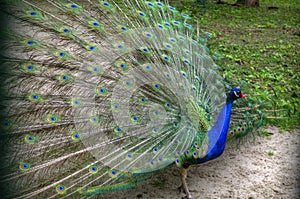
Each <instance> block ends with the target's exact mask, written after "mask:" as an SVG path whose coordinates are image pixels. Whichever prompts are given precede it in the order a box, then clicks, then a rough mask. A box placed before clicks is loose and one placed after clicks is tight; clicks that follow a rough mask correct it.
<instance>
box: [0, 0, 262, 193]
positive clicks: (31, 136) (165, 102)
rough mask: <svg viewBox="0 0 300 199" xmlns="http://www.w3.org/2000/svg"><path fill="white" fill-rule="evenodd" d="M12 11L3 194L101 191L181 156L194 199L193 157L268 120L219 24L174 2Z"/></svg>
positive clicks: (57, 4)
mask: <svg viewBox="0 0 300 199" xmlns="http://www.w3.org/2000/svg"><path fill="white" fill-rule="evenodd" d="M1 15H2V23H3V21H4V22H5V24H4V25H2V30H1V41H2V42H1V58H0V60H1V87H2V94H1V127H2V132H1V140H0V146H1V150H0V151H1V169H0V171H1V178H0V182H1V185H2V188H1V192H3V195H2V197H5V198H57V197H60V198H83V197H88V198H98V197H102V196H103V195H105V194H109V193H110V192H113V191H118V190H124V189H126V188H130V187H133V186H135V184H136V183H138V182H140V181H142V180H144V179H147V178H148V177H149V175H151V174H152V173H153V172H155V171H158V170H161V169H165V168H167V167H168V166H170V165H177V166H178V167H179V168H180V173H181V180H182V189H183V191H184V192H185V194H186V197H187V198H189V199H191V198H193V197H192V195H191V194H190V192H189V190H188V187H187V183H186V175H187V170H188V168H189V166H191V165H197V164H201V163H204V162H207V161H209V160H212V159H215V158H217V157H218V156H220V155H221V154H222V153H223V151H224V148H225V145H226V142H227V141H229V140H231V141H234V140H237V142H239V141H240V140H242V139H243V138H244V137H245V136H246V135H249V136H246V137H251V136H250V135H252V134H255V132H256V131H257V129H258V128H259V127H260V126H261V125H262V124H263V118H264V115H263V114H262V111H260V110H259V108H260V106H261V105H262V104H263V103H262V102H260V100H259V99H257V96H250V95H249V96H248V95H247V97H246V98H245V94H244V93H243V92H242V90H243V87H244V88H245V89H246V87H247V86H246V85H234V86H235V87H231V85H230V84H229V83H228V81H225V80H224V79H223V77H222V74H221V71H220V67H219V66H218V65H217V64H215V62H214V60H213V56H212V55H211V53H210V51H209V49H208V48H207V46H206V42H207V39H208V37H209V36H210V35H209V33H207V32H205V31H204V30H201V29H200V28H199V25H197V24H196V23H194V22H193V20H192V18H191V17H190V16H189V15H187V14H184V13H181V12H179V11H178V10H176V8H174V7H172V6H170V5H169V4H168V2H166V1H152V0H149V1H142V0H134V1H131V0H119V1H117V0H115V1H114V0H111V1H102V0H98V1H97V0H85V1H77V0H73V1H64V0H45V1H33V0H15V1H6V2H5V3H2V5H1ZM235 143H236V142H235ZM106 198H107V197H106Z"/></svg>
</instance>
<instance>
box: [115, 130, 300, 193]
mask: <svg viewBox="0 0 300 199" xmlns="http://www.w3.org/2000/svg"><path fill="white" fill-rule="evenodd" d="M268 131H270V132H272V133H274V134H273V135H272V136H270V137H268V138H259V139H258V140H257V141H256V142H255V143H252V144H246V146H245V145H243V146H241V147H240V149H238V150H237V149H235V150H232V149H230V148H227V149H226V151H225V152H224V154H223V156H221V157H220V158H218V159H217V160H214V161H211V162H208V163H206V164H203V165H201V166H195V167H192V168H191V169H190V171H189V174H188V184H189V188H190V190H191V193H192V195H193V196H194V197H195V199H200V198H201V199H217V198H221V199H223V198H236V199H244V198H245V199H259V198H284V199H286V198H292V199H294V198H300V152H299V149H300V131H299V130H297V131H295V132H293V133H289V132H286V133H278V129H277V128H269V129H268ZM270 151H271V152H273V153H274V155H273V156H270V155H268V152H270ZM179 185H180V177H179V173H178V169H177V168H176V167H175V166H174V167H171V168H169V169H168V170H163V171H160V172H157V173H155V174H154V175H153V177H152V178H151V179H149V180H147V181H145V182H142V183H139V184H138V186H137V187H136V188H133V189H127V190H124V191H121V192H117V193H116V194H114V196H112V197H113V198H118V199H134V198H142V199H144V198H145V199H150V198H151V199H162V198H165V199H177V198H178V199H180V198H182V197H183V196H184V194H183V193H179V192H178V190H177V187H179Z"/></svg>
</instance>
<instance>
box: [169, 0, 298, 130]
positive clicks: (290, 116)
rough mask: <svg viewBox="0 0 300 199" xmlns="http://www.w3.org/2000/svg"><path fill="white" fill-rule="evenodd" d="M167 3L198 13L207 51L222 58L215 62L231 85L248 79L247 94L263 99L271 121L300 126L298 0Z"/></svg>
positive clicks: (283, 127) (191, 12) (278, 124)
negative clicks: (253, 4)
mask: <svg viewBox="0 0 300 199" xmlns="http://www.w3.org/2000/svg"><path fill="white" fill-rule="evenodd" d="M224 1H225V0H224ZM234 2H235V1H233V0H232V1H226V3H234ZM170 3H171V4H172V3H174V4H175V5H176V4H177V6H179V10H181V11H182V12H184V13H187V14H190V15H192V16H193V17H195V18H197V19H198V20H199V22H200V23H201V24H202V26H201V28H202V29H203V30H204V31H207V32H210V33H211V34H212V36H213V38H212V39H210V40H209V42H208V47H209V49H210V50H211V51H212V53H218V54H220V55H221V57H223V59H222V61H221V63H220V62H217V63H218V64H219V65H220V66H221V67H222V72H223V75H224V77H225V78H226V79H230V80H231V82H232V80H233V82H236V84H239V83H238V82H247V83H248V85H250V87H251V89H247V90H246V93H247V94H248V95H258V96H259V97H260V98H261V99H262V100H263V101H264V102H265V103H266V106H267V108H266V110H265V112H266V113H267V115H268V122H269V123H270V124H272V125H276V126H279V127H281V129H292V128H295V127H296V125H299V118H300V88H299V87H300V75H299V70H300V42H299V41H300V23H299V22H300V14H299V13H300V4H299V1H298V0H264V1H261V2H260V7H259V8H252V7H245V6H233V5H229V4H215V3H214V2H213V1H210V2H209V3H208V4H206V5H205V6H203V5H200V4H199V3H198V4H197V3H196V2H193V1H186V2H185V1H181V3H179V2H178V1H175V2H172V1H171V2H170ZM196 5H197V6H196ZM268 7H273V9H270V8H268ZM274 7H275V9H274ZM277 8H278V9H277ZM194 22H196V21H194ZM219 57H220V56H219ZM233 86H236V85H233ZM242 88H243V87H242Z"/></svg>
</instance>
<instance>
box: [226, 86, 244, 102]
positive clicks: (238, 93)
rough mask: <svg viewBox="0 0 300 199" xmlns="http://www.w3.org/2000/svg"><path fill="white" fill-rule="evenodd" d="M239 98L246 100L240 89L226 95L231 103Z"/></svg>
mask: <svg viewBox="0 0 300 199" xmlns="http://www.w3.org/2000/svg"><path fill="white" fill-rule="evenodd" d="M239 98H246V96H245V95H244V93H243V92H242V91H241V89H240V88H233V89H231V91H230V92H229V94H228V99H229V100H231V101H234V100H237V99H239Z"/></svg>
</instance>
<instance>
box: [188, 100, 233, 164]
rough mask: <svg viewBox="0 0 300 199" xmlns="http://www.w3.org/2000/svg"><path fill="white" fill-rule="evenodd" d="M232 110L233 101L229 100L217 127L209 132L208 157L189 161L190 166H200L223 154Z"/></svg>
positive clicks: (219, 117) (220, 115)
mask: <svg viewBox="0 0 300 199" xmlns="http://www.w3.org/2000/svg"><path fill="white" fill-rule="evenodd" d="M231 108H232V100H231V99H229V98H227V103H226V106H225V107H224V108H223V109H222V111H221V113H220V114H219V116H218V120H217V122H216V124H215V126H213V128H212V129H211V130H210V131H209V132H208V138H209V144H208V151H207V152H208V153H207V155H206V156H204V157H203V158H199V159H193V160H191V161H189V165H191V164H200V163H203V162H207V161H209V160H213V159H215V158H217V157H219V156H220V155H221V154H222V153H223V151H224V149H225V146H226V138H227V132H228V127H229V122H230V114H231ZM187 166H188V165H187Z"/></svg>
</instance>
